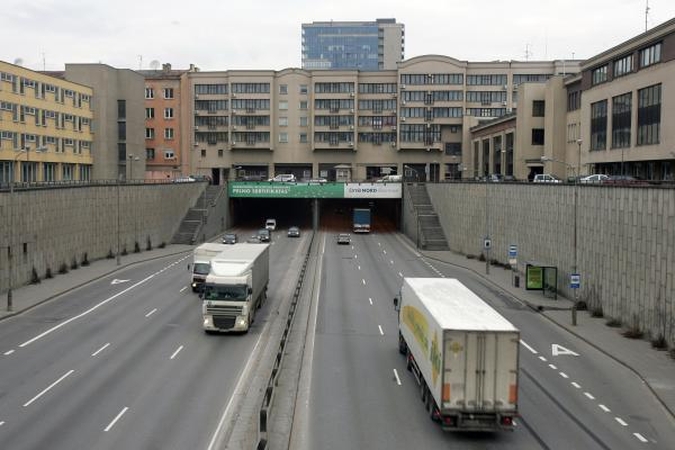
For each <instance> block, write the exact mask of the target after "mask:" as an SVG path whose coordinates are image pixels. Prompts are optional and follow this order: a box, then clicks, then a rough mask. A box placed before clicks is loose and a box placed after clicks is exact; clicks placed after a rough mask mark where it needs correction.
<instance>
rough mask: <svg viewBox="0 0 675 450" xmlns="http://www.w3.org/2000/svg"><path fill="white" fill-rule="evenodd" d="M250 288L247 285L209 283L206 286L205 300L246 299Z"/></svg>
mask: <svg viewBox="0 0 675 450" xmlns="http://www.w3.org/2000/svg"><path fill="white" fill-rule="evenodd" d="M247 294H248V288H247V287H246V285H229V286H226V285H217V284H207V285H206V286H205V288H204V300H229V301H233V300H234V301H242V302H243V301H246V297H247Z"/></svg>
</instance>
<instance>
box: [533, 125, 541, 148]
mask: <svg viewBox="0 0 675 450" xmlns="http://www.w3.org/2000/svg"><path fill="white" fill-rule="evenodd" d="M532 145H544V129H543V128H532Z"/></svg>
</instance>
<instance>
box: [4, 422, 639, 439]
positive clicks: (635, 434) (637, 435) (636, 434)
mask: <svg viewBox="0 0 675 450" xmlns="http://www.w3.org/2000/svg"><path fill="white" fill-rule="evenodd" d="M0 425H2V423H0ZM633 436H635V437H636V438H638V439H639V440H640V441H642V442H649V441H647V439H646V438H645V437H644V436H643V435H641V434H640V433H633Z"/></svg>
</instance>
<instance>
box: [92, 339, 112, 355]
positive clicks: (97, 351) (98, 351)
mask: <svg viewBox="0 0 675 450" xmlns="http://www.w3.org/2000/svg"><path fill="white" fill-rule="evenodd" d="M109 346H110V342H108V343H106V344H105V345H104V346H103V347H101V348H99V349H98V350H96V351H95V352H94V353H92V354H91V356H96V355H98V354H99V353H101V352H102V351H103V350H105V349H106V348H108V347H109Z"/></svg>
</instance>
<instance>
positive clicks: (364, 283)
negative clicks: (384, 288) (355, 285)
mask: <svg viewBox="0 0 675 450" xmlns="http://www.w3.org/2000/svg"><path fill="white" fill-rule="evenodd" d="M361 283H363V285H364V286H365V285H366V280H364V279H363V278H361Z"/></svg>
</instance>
